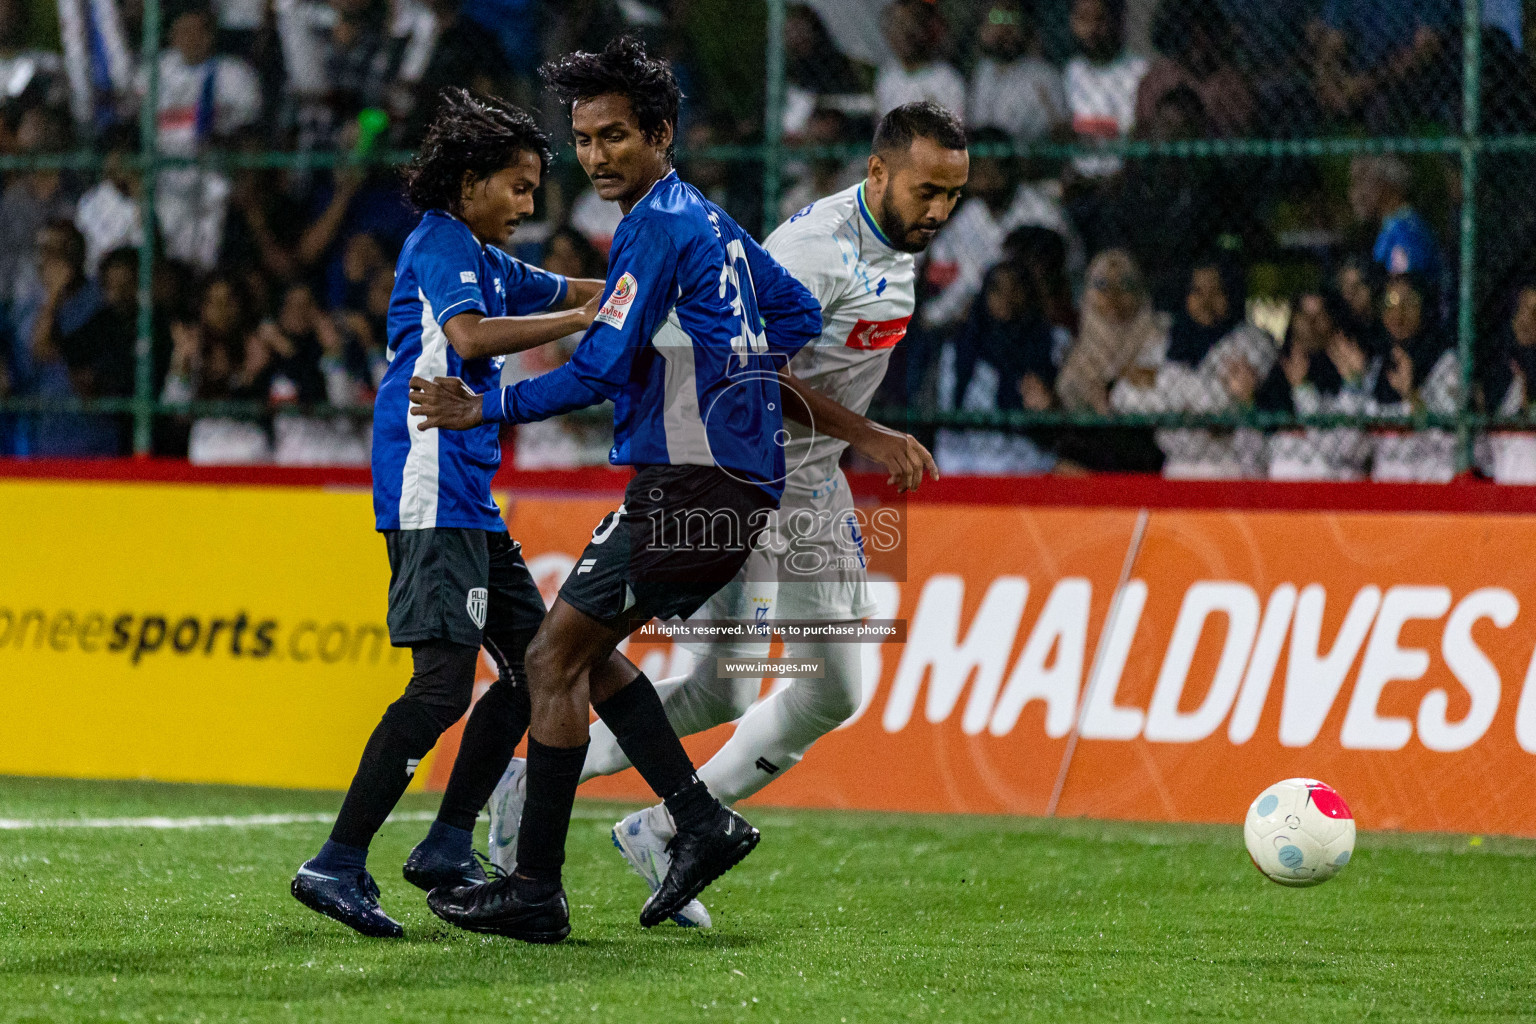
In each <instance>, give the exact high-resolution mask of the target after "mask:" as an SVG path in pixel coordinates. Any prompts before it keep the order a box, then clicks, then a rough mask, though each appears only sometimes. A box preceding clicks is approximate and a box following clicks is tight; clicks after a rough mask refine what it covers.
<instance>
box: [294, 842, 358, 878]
mask: <svg viewBox="0 0 1536 1024" xmlns="http://www.w3.org/2000/svg"><path fill="white" fill-rule="evenodd" d="M367 864H368V851H367V850H359V849H358V848H357V847H355V846H346V845H344V844H342V843H338V842H337V841H336V840H334V839H327V840H326V841H325V845H324V846H322V847H320V852H319V853H317V854H315V855H314V856H313V857H311V858H310V859H309V860H308V861H306V862H305V864H304V866H305V867H307V868H309V869H310V870H312V871H319V872H322V873H330V874H333V875H340V874H342V873H343V872H346V871H361V870H363V868H364V867H366V866H367Z"/></svg>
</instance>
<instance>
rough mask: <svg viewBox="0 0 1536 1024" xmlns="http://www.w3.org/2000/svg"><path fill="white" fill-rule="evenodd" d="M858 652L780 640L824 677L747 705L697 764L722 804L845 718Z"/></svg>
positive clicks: (852, 698)
mask: <svg viewBox="0 0 1536 1024" xmlns="http://www.w3.org/2000/svg"><path fill="white" fill-rule="evenodd" d="M862 652H863V645H862V644H840V643H786V644H785V645H784V656H785V657H786V658H805V659H809V658H821V659H822V660H823V664H824V666H825V669H826V674H825V676H824V678H821V679H795V680H792V681H791V682H790V683H789V685H787V686H785V687H783V688H782V689H777V690H775V691H774V692H773V694H772V695H770V696H769V697H767V698H765V699H764V700H762V701H760V702H759V703H758V704H757V705H756V706H755V707H753V708H752V710H751V711H749V712H748V713H747V715H746V717H745V718H743V719H742V720H741V721H740V722H738V723H737V724H736V731H735V733H734V734H732V736H731V738H730V739H729V740H727V741H726V744H725V746H723V747H721V748H720V751H719V752H718V753H717V754H715V756H714V757H712V758H710V759H709V761H708V762H706V763H705V765H704V767H702V768H700V769H699V778H700V779H702V780H703V781H704V784H705V785H706V786H708V787H709V790H710V792H712V793H714V794H715V796H716V797H718V798H719V799H720V800H722V801H724V802H725V803H727V804H734V803H735V802H736V801H738V800H743V799H745V798H747V797H749V796H751V795H752V794H753V793H756V792H757V791H758V790H760V789H762V788H763V787H764V786H766V785H768V783H770V782H772V781H773V780H774V779H776V778H778V777H779V776H780V775H782V774H784V772H786V771H788V770H789V769H790V768H791V767H793V766H794V765H796V764H798V763H799V761H800V759H801V758H802V757H804V756H805V752H806V751H807V750H809V749H810V746H811V744H812V743H815V742H816V741H817V740H818V739H820V738H821V737H823V736H825V735H826V734H827V733H829V732H831V731H832V730H833V729H836V728H837V727H838V726H839V725H842V724H843V723H844V722H845V721H847V720H848V719H849V718H851V717H852V716H853V713H854V712H855V711H857V710H858V709H859V702H860V700H861V699H862V698H863V696H864V687H863V680H862V671H861V669H862V665H863V658H862V656H861V655H862ZM669 716H670V709H669ZM588 760H589V762H590V755H588ZM770 769H771V770H770Z"/></svg>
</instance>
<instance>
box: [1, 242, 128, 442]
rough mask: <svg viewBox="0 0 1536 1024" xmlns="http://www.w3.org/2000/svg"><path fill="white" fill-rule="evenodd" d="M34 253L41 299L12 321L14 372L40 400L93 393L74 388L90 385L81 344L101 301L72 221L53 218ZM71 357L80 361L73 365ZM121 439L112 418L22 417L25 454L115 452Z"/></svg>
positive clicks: (95, 416)
mask: <svg viewBox="0 0 1536 1024" xmlns="http://www.w3.org/2000/svg"><path fill="white" fill-rule="evenodd" d="M36 251H37V264H38V279H39V281H40V282H41V284H42V289H43V291H42V298H41V301H40V302H39V303H38V304H37V305H35V306H32V307H30V308H29V309H28V310H27V311H26V313H25V314H24V315H23V316H22V317H21V318H20V319H18V321H17V328H18V336H17V339H16V340H17V348H18V352H17V354H16V358H15V359H14V360H13V365H14V366H16V367H17V369H18V370H19V373H18V375H17V376H18V378H19V379H20V380H21V381H23V382H24V388H25V393H27V394H29V395H33V396H36V397H38V398H45V399H47V398H51V399H63V400H69V399H76V398H89V397H94V396H93V395H91V394H90V393H89V392H86V391H82V390H81V389H80V388H79V387H77V385H80V384H87V385H89V384H92V383H94V381H93V379H92V376H93V375H92V368H91V367H90V365H89V362H88V358H87V357H88V356H89V354H90V353H89V352H88V351H82V349H83V348H84V346H82V345H80V344H78V342H79V341H80V338H79V335H80V333H81V331H82V330H83V329H84V328H85V327H86V325H87V324H88V323H89V322H90V321H91V319H92V318H93V317H95V315H96V313H97V312H98V311H99V310H100V309H101V305H102V299H101V292H100V290H99V289H97V287H96V286H95V285H94V284H92V283H91V281H90V280H89V279H88V278H87V277H86V276H85V239H84V238H83V237H81V235H80V232H79V231H78V230H77V229H76V228H75V226H74V224H73V223H71V222H70V221H68V220H62V219H61V220H53V221H49V222H48V223H47V224H46V225H44V226H43V229H42V230H41V231H40V232H38V238H37V245H36ZM129 351H130V352H131V351H132V349H131V348H130V350H129ZM68 354H75V355H77V356H80V357H81V358H80V361H79V362H78V363H72V362H71V361H70V359H69V358H68ZM120 443H121V437H120V433H119V426H118V423H117V421H116V420H115V419H114V418H113V417H111V416H100V415H79V414H68V413H40V414H38V415H35V416H30V417H27V419H26V421H24V427H23V442H22V444H23V451H24V453H25V454H28V455H35V456H54V457H70V456H88V455H117V454H118V453H119V446H120Z"/></svg>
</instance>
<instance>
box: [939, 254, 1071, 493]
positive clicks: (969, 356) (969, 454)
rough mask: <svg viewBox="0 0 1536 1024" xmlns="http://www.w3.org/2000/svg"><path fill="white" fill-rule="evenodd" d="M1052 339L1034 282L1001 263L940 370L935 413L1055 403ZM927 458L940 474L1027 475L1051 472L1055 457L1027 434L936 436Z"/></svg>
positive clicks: (1034, 408)
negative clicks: (937, 408) (932, 457)
mask: <svg viewBox="0 0 1536 1024" xmlns="http://www.w3.org/2000/svg"><path fill="white" fill-rule="evenodd" d="M1060 355H1061V353H1060V352H1058V351H1057V346H1056V344H1055V336H1054V333H1053V331H1052V329H1051V324H1050V321H1049V320H1047V319H1046V316H1045V309H1044V306H1043V304H1042V303H1041V297H1040V294H1039V291H1038V288H1037V286H1036V283H1035V281H1034V280H1032V279H1031V277H1030V275H1029V273H1028V272H1027V271H1025V270H1024V269H1023V268H1021V267H1018V266H1015V265H1013V264H1010V263H1002V264H999V265H998V266H996V267H994V268H992V270H991V271H990V272H989V273H988V274H987V276H986V280H985V285H984V287H983V289H982V291H981V295H980V296H979V297H978V298H977V299H976V300H975V301H974V302H973V303H972V308H971V309H970V311H969V316H968V318H967V319H966V322H965V325H964V326H963V327H962V328H961V330H960V332H959V333H958V334H956V335H955V338H954V340H953V341H952V342H950V343H949V344H947V345H945V346H944V351H943V355H942V356H941V358H940V369H939V387H938V397H939V408H940V409H942V410H944V411H946V412H954V411H958V412H967V413H1007V412H1016V411H1020V410H1028V411H1030V412H1047V411H1049V410H1050V409H1052V408H1054V407H1055V405H1056V395H1055V391H1054V390H1053V389H1054V387H1055V384H1056V374H1057V370H1058V361H1057V360H1058V358H1059V357H1060ZM933 455H934V459H935V460H936V461H937V462H938V465H939V470H940V472H942V473H969V474H976V475H980V476H1005V475H1031V474H1037V473H1049V472H1051V471H1052V470H1053V469H1055V468H1056V462H1057V460H1056V457H1055V455H1053V454H1052V453H1051V452H1050V451H1049V450H1048V447H1043V446H1042V444H1041V442H1040V440H1038V439H1037V437H1035V436H1031V435H1030V434H1020V433H1008V432H1005V431H999V430H984V429H953V428H942V429H940V430H939V432H938V435H937V437H936V438H935V442H934V451H933Z"/></svg>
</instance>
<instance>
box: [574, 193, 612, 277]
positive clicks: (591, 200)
mask: <svg viewBox="0 0 1536 1024" xmlns="http://www.w3.org/2000/svg"><path fill="white" fill-rule="evenodd" d="M623 216H624V214H623V212H622V211H621V210H620V209H619V204H618V203H614V202H609V201H608V200H605V199H604V198H603V197H602V196H600V195H598V194H597V192H596V190H594V189H593V188H592V185H591V183H590V182H588V183H586V184H585V185H583V186H582V191H581V194H580V195H578V196H577V197H576V201H575V202H574V203H572V204H571V218H570V219H571V227H573V228H575V229H576V230H577V231H579V232H581V237H583V238H585V239H586V240H587V241H588V242H589V243H591V245H592V247H593V248H594V249H596V250H597V251H598V252H600V253H602V254H603V258H604V259H607V258H608V249H609V247H610V246H612V245H613V233H614V232H615V231H617V230H618V229H619V220H620V219H621V218H622V217H623Z"/></svg>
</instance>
